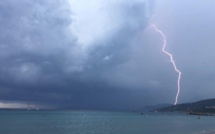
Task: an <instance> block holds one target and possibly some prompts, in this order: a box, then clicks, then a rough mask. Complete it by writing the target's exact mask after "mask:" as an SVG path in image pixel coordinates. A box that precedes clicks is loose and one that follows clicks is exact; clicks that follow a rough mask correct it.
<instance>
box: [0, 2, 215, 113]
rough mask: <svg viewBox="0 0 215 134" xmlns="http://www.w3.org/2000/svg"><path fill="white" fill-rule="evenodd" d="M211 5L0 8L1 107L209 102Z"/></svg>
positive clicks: (214, 90) (214, 87)
mask: <svg viewBox="0 0 215 134" xmlns="http://www.w3.org/2000/svg"><path fill="white" fill-rule="evenodd" d="M214 7H215V1H212V0H204V1H202V0H190V1H187V0H132V1H131V0H118V1H116V0H90V1H87V0H46V1H44V0H19V1H16V0H1V1H0V63H1V65H0V107H27V106H29V105H31V106H35V107H57V108H65V107H68V108H72V109H100V110H132V109H138V108H140V107H143V106H146V105H154V104H159V103H171V104H173V103H174V101H175V95H176V93H177V77H178V76H177V73H176V72H175V71H174V69H173V66H172V64H171V62H170V59H169V57H168V56H167V55H165V54H164V53H162V51H161V49H162V44H163V42H162V37H161V36H160V35H159V34H158V33H157V32H156V31H155V30H154V29H153V27H152V26H151V24H152V23H154V24H156V25H157V27H158V28H159V29H161V30H162V31H163V33H164V34H165V35H166V38H167V48H166V49H167V50H168V51H169V52H171V53H172V54H173V56H174V59H175V62H176V65H177V66H178V69H179V70H181V72H182V79H181V93H180V96H179V100H178V101H179V103H184V102H190V101H197V100H201V99H206V98H215V82H214V81H215V71H214V69H215V62H214V57H215V53H214V50H215V45H214V43H215V37H214V35H215V27H214V26H213V24H215V8H214Z"/></svg>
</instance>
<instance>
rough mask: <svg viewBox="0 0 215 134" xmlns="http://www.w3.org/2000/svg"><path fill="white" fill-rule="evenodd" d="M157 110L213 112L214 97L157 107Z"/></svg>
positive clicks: (214, 106) (214, 111)
mask: <svg viewBox="0 0 215 134" xmlns="http://www.w3.org/2000/svg"><path fill="white" fill-rule="evenodd" d="M157 111H159V112H188V113H190V114H215V99H207V100H201V101H197V102H194V103H184V104H178V105H173V106H168V107H163V108H159V109H157Z"/></svg>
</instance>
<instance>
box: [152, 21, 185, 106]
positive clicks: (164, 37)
mask: <svg viewBox="0 0 215 134" xmlns="http://www.w3.org/2000/svg"><path fill="white" fill-rule="evenodd" d="M152 26H153V27H154V29H155V30H156V32H158V33H160V35H161V36H162V37H163V48H162V51H163V52H164V53H165V54H167V55H168V56H169V57H170V60H171V62H172V64H173V67H174V69H175V71H176V72H177V73H178V81H177V83H178V91H177V94H176V97H175V105H177V103H178V96H179V94H180V81H181V72H180V71H179V70H178V68H177V66H176V64H175V61H174V59H173V56H172V54H171V53H169V52H167V51H166V50H165V48H166V36H165V35H164V33H163V32H162V31H161V30H159V29H158V28H157V26H156V25H155V24H152Z"/></svg>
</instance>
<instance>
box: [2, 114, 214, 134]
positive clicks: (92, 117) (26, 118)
mask: <svg viewBox="0 0 215 134" xmlns="http://www.w3.org/2000/svg"><path fill="white" fill-rule="evenodd" d="M213 130H215V117H212V116H201V118H200V119H197V116H190V115H164V114H149V115H140V114H138V113H120V112H87V111H0V134H200V133H206V132H210V131H213Z"/></svg>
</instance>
